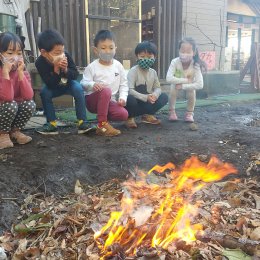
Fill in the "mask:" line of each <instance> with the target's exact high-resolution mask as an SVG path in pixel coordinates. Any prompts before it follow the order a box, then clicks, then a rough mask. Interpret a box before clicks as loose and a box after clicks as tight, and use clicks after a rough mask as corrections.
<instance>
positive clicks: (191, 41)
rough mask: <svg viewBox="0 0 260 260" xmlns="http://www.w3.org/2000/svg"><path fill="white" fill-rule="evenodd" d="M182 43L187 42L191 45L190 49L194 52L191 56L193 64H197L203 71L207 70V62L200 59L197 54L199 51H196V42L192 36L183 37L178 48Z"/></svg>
mask: <svg viewBox="0 0 260 260" xmlns="http://www.w3.org/2000/svg"><path fill="white" fill-rule="evenodd" d="M183 43H189V44H190V45H191V46H192V50H193V52H194V53H195V55H194V56H193V60H194V64H195V65H196V64H197V65H199V66H200V69H201V70H202V71H203V72H204V71H207V64H206V63H205V62H204V61H203V60H201V59H200V56H199V51H198V48H197V44H196V42H195V40H194V39H193V38H192V37H185V38H183V39H182V40H181V41H180V42H179V49H180V48H181V45H182V44H183Z"/></svg>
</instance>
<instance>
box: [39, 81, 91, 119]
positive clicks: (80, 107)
mask: <svg viewBox="0 0 260 260" xmlns="http://www.w3.org/2000/svg"><path fill="white" fill-rule="evenodd" d="M63 95H71V96H73V97H74V99H75V108H76V115H77V119H78V120H83V121H86V120H87V115H86V104H85V98H84V92H83V88H82V86H81V85H80V84H79V82H77V81H76V80H71V81H70V82H69V83H68V84H67V85H66V86H59V85H58V86H56V87H55V88H48V87H47V86H46V85H44V86H43V88H42V90H41V93H40V96H41V100H42V105H43V110H44V114H45V116H46V119H47V122H50V121H54V120H56V115H55V109H54V106H53V102H52V99H53V98H55V97H60V96H63Z"/></svg>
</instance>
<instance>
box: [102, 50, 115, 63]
mask: <svg viewBox="0 0 260 260" xmlns="http://www.w3.org/2000/svg"><path fill="white" fill-rule="evenodd" d="M98 56H99V58H100V59H101V60H103V61H105V62H110V61H111V60H112V59H113V58H114V56H115V51H111V52H108V53H107V52H102V51H100V52H99V53H98Z"/></svg>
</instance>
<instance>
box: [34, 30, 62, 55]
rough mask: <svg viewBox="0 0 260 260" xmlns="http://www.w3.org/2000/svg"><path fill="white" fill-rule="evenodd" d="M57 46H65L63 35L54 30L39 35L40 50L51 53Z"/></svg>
mask: <svg viewBox="0 0 260 260" xmlns="http://www.w3.org/2000/svg"><path fill="white" fill-rule="evenodd" d="M55 45H65V40H64V38H63V37H62V35H61V34H60V33H59V32H58V31H56V30H53V29H47V30H45V31H43V32H41V33H39V35H38V48H39V50H41V49H44V50H45V51H47V52H49V51H51V50H52V49H53V47H54V46H55Z"/></svg>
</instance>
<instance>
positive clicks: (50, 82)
mask: <svg viewBox="0 0 260 260" xmlns="http://www.w3.org/2000/svg"><path fill="white" fill-rule="evenodd" d="M65 56H66V57H67V60H68V71H67V73H66V74H65V73H63V72H61V73H60V74H57V73H55V72H54V66H53V64H52V63H50V62H49V61H48V60H47V59H45V58H44V57H43V56H41V55H40V56H39V57H38V59H37V60H36V62H35V66H36V68H37V70H38V72H39V74H40V76H41V78H42V80H43V82H44V83H45V84H46V85H47V87H48V88H56V87H57V86H58V85H59V84H60V81H61V78H62V77H63V78H67V79H68V82H70V81H71V80H76V79H77V77H78V74H79V73H78V70H77V67H76V65H75V63H74V61H73V59H72V57H71V56H70V54H69V53H67V52H65Z"/></svg>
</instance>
